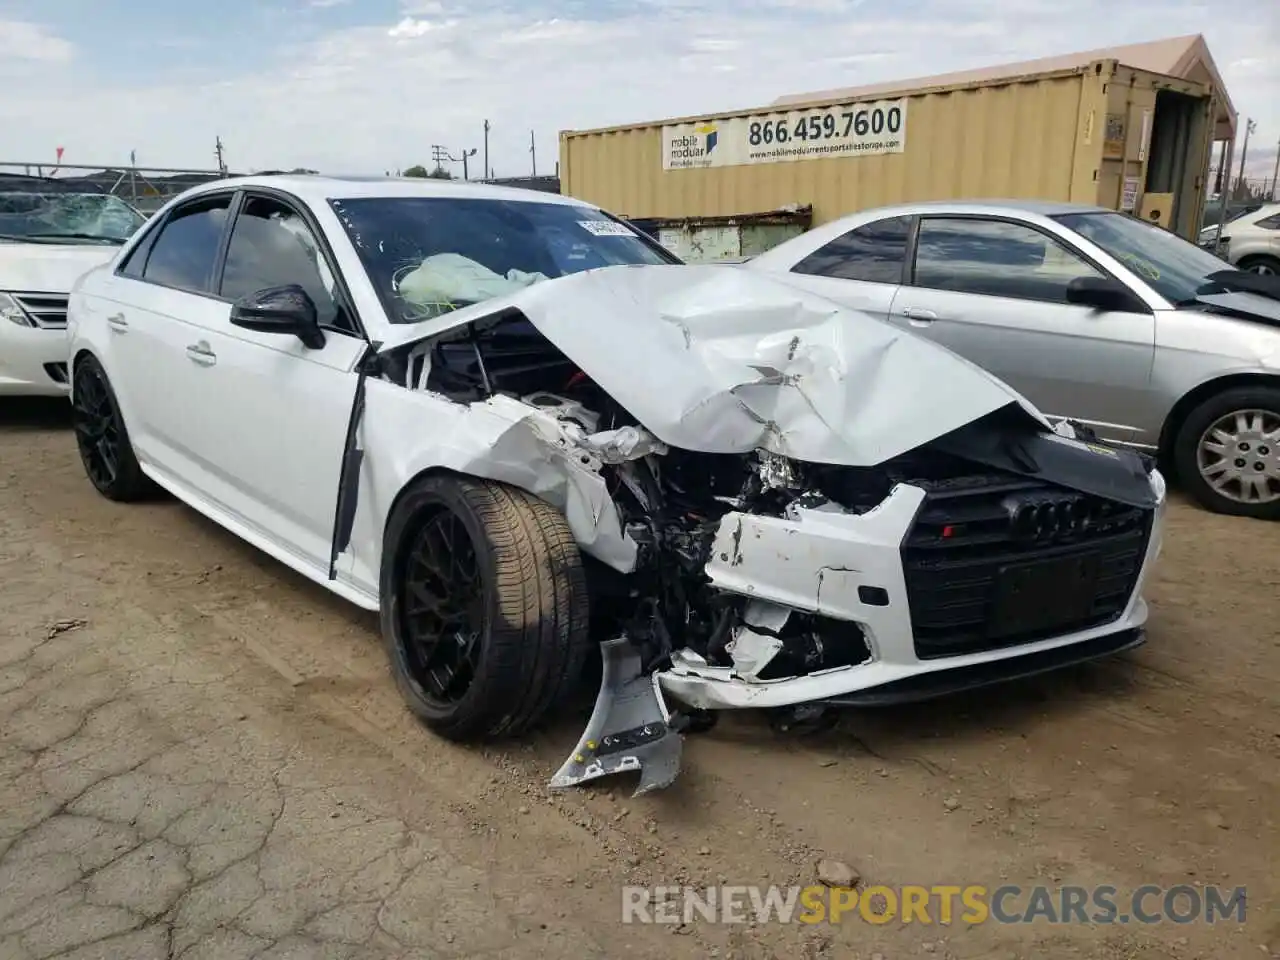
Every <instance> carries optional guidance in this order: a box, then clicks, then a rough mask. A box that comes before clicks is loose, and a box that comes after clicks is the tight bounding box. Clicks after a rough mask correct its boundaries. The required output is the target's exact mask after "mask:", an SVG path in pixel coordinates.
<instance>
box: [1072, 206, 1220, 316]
mask: <svg viewBox="0 0 1280 960" xmlns="http://www.w3.org/2000/svg"><path fill="white" fill-rule="evenodd" d="M1054 219H1055V220H1057V221H1058V222H1059V223H1061V224H1062V225H1063V226H1065V227H1068V228H1070V229H1071V230H1074V231H1075V232H1076V233H1078V234H1080V235H1081V236H1082V237H1085V238H1087V239H1089V240H1092V241H1093V242H1094V243H1096V244H1097V245H1098V246H1099V247H1101V248H1102V249H1103V250H1105V251H1106V252H1107V253H1109V254H1111V256H1113V257H1115V258H1116V259H1117V260H1119V261H1120V262H1122V263H1123V264H1124V265H1125V266H1127V267H1128V268H1129V269H1130V270H1132V271H1133V272H1134V273H1135V274H1136V275H1137V276H1139V277H1141V278H1142V279H1143V280H1145V281H1146V282H1147V283H1148V284H1149V285H1150V286H1151V287H1152V288H1153V289H1155V291H1156V292H1157V293H1159V294H1160V295H1161V296H1162V297H1164V298H1165V299H1166V300H1168V301H1169V302H1171V303H1174V304H1177V305H1185V304H1190V303H1194V302H1195V298H1196V296H1197V295H1199V294H1205V293H1214V292H1221V289H1222V288H1221V286H1220V285H1219V284H1217V283H1214V282H1212V281H1210V280H1208V279H1207V277H1208V276H1209V275H1210V274H1212V273H1218V272H1220V271H1222V270H1230V269H1231V265H1230V264H1229V263H1227V262H1226V261H1225V260H1221V259H1219V258H1218V257H1215V256H1214V255H1213V254H1211V253H1208V252H1207V251H1205V250H1202V249H1201V248H1200V247H1197V246H1196V245H1195V244H1194V243H1188V242H1187V241H1186V240H1183V239H1182V238H1181V237H1179V236H1177V235H1176V234H1173V233H1170V232H1169V231H1168V230H1165V229H1164V228H1162V227H1157V226H1155V225H1154V224H1150V223H1146V222H1145V221H1143V220H1138V219H1137V218H1135V217H1130V216H1127V215H1125V214H1122V213H1064V214H1059V215H1058V216H1056V217H1054Z"/></svg>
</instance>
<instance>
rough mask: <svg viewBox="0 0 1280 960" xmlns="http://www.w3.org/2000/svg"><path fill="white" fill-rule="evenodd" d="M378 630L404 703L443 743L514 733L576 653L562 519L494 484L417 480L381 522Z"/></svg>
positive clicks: (584, 611)
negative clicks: (384, 527)
mask: <svg viewBox="0 0 1280 960" xmlns="http://www.w3.org/2000/svg"><path fill="white" fill-rule="evenodd" d="M385 543H386V546H385V547H384V552H383V561H382V574H381V595H382V598H383V599H382V634H383V640H384V642H385V644H386V646H387V652H388V655H389V657H390V659H391V667H392V673H393V674H394V676H395V679H396V684H397V686H398V687H399V688H400V692H401V694H402V695H403V696H404V698H405V700H406V702H407V703H408V704H409V707H410V708H411V709H412V710H413V712H414V713H416V714H417V715H418V716H419V717H420V718H421V719H422V720H423V721H424V722H425V723H427V725H428V726H430V727H431V728H432V729H433V730H435V731H436V732H438V733H440V734H441V735H442V736H445V737H448V738H450V739H454V740H474V739H484V738H490V737H498V736H511V735H516V734H519V733H522V732H524V731H526V730H528V729H529V728H531V727H533V726H534V725H536V724H537V723H538V722H539V721H540V720H542V719H543V717H544V716H546V715H547V714H548V712H549V711H550V710H551V709H552V708H553V707H554V706H556V705H557V704H559V703H561V702H563V700H564V699H565V698H566V697H567V695H568V693H569V692H570V690H571V689H572V687H573V685H574V684H575V683H576V682H577V680H578V678H579V676H580V674H581V672H582V667H583V662H584V660H585V657H586V653H587V650H588V634H587V615H588V603H587V587H586V579H585V576H584V573H583V569H582V558H581V556H580V555H579V553H578V547H577V544H576V543H575V542H574V539H573V535H572V534H571V533H570V531H569V527H568V524H567V523H566V522H565V519H564V517H563V516H562V515H561V514H560V513H559V511H557V510H556V509H555V508H553V507H551V506H550V505H549V504H547V503H545V502H543V501H541V500H539V499H537V498H536V497H533V496H531V495H529V494H527V493H525V492H524V491H522V490H518V489H515V488H512V487H508V486H506V485H504V484H500V483H493V482H489V481H483V480H471V479H466V478H461V477H455V476H447V475H438V476H432V477H427V478H425V479H423V480H420V481H417V482H416V483H414V484H413V486H412V487H410V488H409V490H408V491H406V493H405V494H404V495H403V496H402V497H401V498H400V501H399V502H398V503H397V505H396V507H395V508H394V509H393V511H392V514H391V517H390V519H389V520H388V522H387V531H386V540H385Z"/></svg>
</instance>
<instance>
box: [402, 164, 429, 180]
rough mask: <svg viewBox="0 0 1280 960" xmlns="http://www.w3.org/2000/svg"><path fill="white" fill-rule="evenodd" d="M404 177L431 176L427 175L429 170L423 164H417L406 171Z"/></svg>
mask: <svg viewBox="0 0 1280 960" xmlns="http://www.w3.org/2000/svg"><path fill="white" fill-rule="evenodd" d="M404 176H406V177H426V176H430V174H428V173H427V168H426V167H424V166H423V165H422V164H420V163H415V164H414V165H413V166H412V167H409V168H408V169H407V170H405V171H404Z"/></svg>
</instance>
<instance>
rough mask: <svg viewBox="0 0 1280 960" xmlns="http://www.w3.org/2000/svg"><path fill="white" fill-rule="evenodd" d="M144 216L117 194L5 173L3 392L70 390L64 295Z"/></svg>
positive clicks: (0, 239)
mask: <svg viewBox="0 0 1280 960" xmlns="http://www.w3.org/2000/svg"><path fill="white" fill-rule="evenodd" d="M142 223H143V217H142V215H141V214H139V213H138V212H137V211H136V210H134V209H133V208H132V207H130V206H129V205H128V204H127V203H125V202H124V201H123V200H121V199H120V198H119V197H115V196H112V195H110V194H105V193H90V192H85V191H84V189H83V188H82V187H80V188H77V187H75V186H73V185H70V184H66V183H62V182H59V181H58V180H56V179H50V178H44V177H27V176H19V175H13V174H0V396H14V395H27V396H59V395H65V394H66V393H67V390H68V382H67V363H66V360H67V356H66V355H67V338H66V326H67V295H68V294H69V293H70V291H71V286H72V284H74V283H75V281H76V279H77V278H79V277H80V275H81V274H83V273H84V272H85V271H86V270H89V269H91V268H92V267H96V266H98V265H100V264H103V263H106V262H107V261H109V260H110V259H111V258H112V257H114V256H115V255H116V253H117V252H118V251H119V249H120V245H121V244H123V243H124V241H125V240H127V239H128V238H129V237H130V236H131V235H132V234H133V232H134V231H135V230H137V228H138V227H139V226H141V225H142Z"/></svg>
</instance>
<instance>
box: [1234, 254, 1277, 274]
mask: <svg viewBox="0 0 1280 960" xmlns="http://www.w3.org/2000/svg"><path fill="white" fill-rule="evenodd" d="M1237 266H1238V267H1239V268H1240V269H1241V270H1248V271H1249V272H1250V273H1261V274H1264V275H1267V276H1272V277H1274V276H1277V275H1280V259H1277V258H1276V257H1268V256H1266V255H1265V254H1263V255H1260V256H1256V257H1243V258H1242V259H1241V260H1240V262H1239V263H1238V264H1237Z"/></svg>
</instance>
